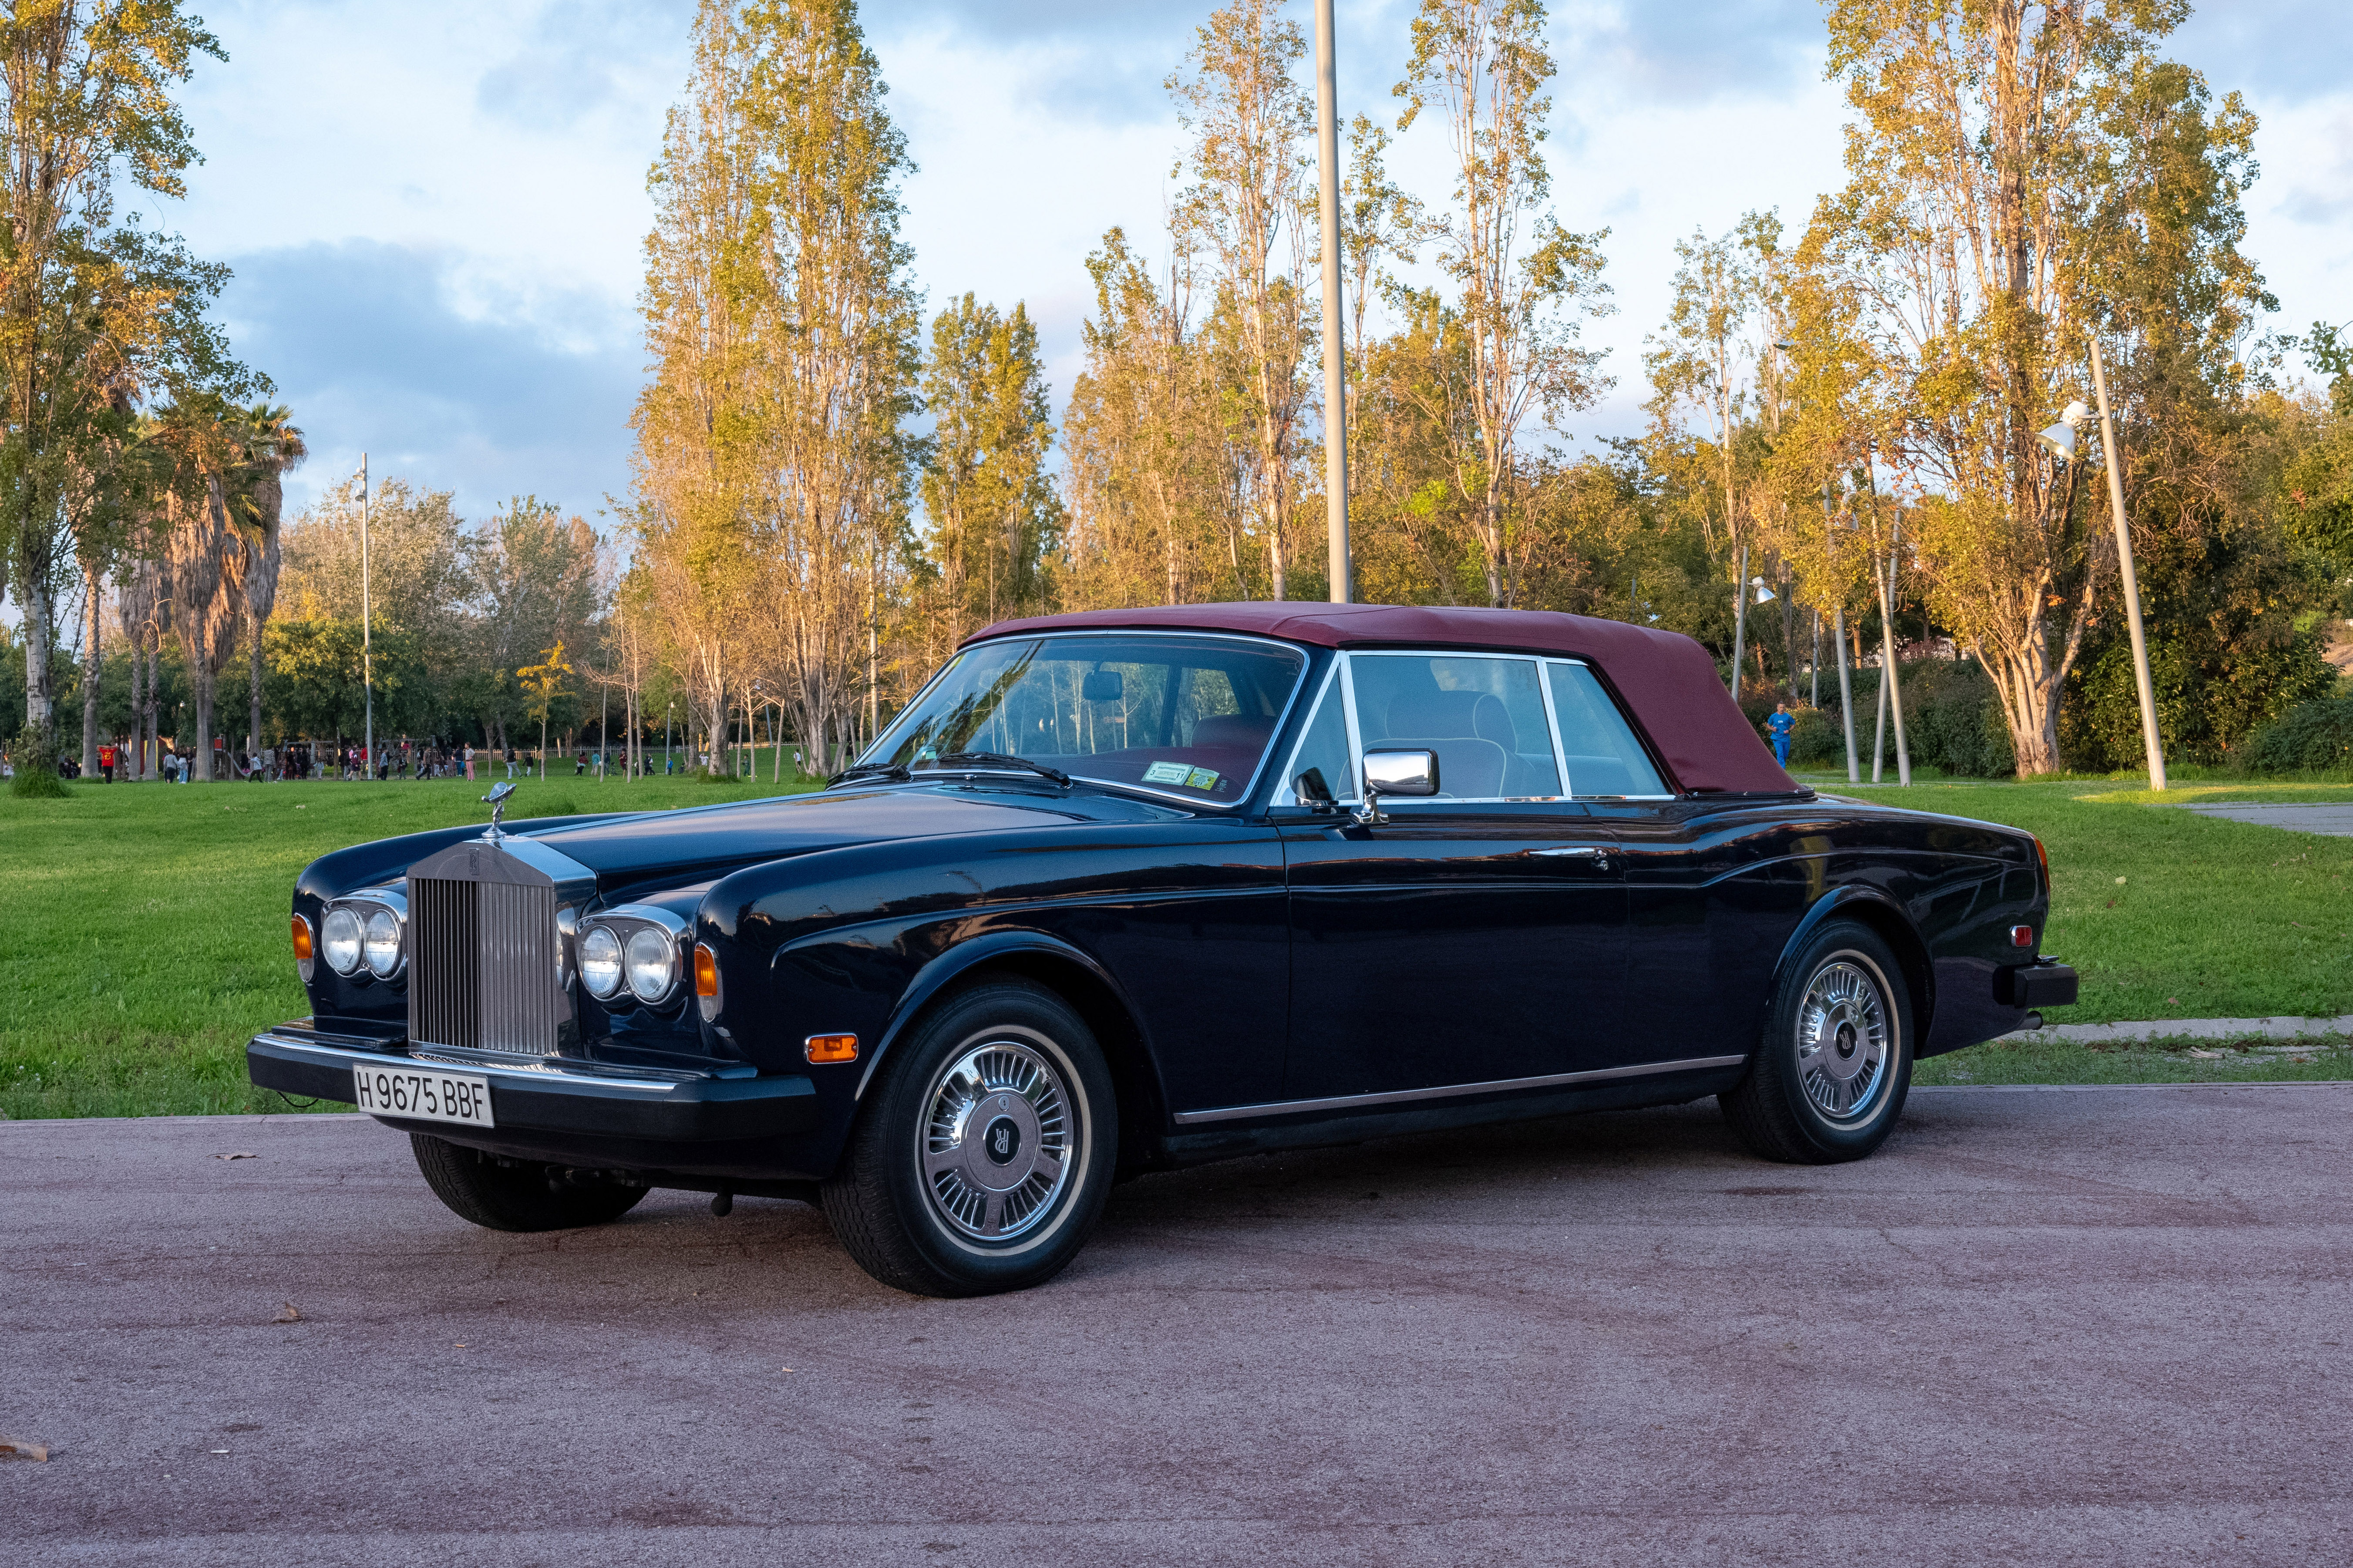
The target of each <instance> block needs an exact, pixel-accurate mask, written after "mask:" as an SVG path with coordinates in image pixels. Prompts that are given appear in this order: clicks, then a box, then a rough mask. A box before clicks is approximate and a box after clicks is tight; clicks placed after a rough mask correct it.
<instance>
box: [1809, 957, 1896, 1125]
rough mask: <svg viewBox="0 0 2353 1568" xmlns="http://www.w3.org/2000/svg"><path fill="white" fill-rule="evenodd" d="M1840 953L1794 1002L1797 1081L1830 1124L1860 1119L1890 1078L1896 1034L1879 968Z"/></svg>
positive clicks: (1868, 1112) (1876, 1104)
mask: <svg viewBox="0 0 2353 1568" xmlns="http://www.w3.org/2000/svg"><path fill="white" fill-rule="evenodd" d="M1868 963H1869V961H1868V960H1865V959H1863V958H1862V955H1861V954H1860V953H1840V954H1837V955H1836V956H1834V957H1833V958H1831V961H1830V962H1829V963H1825V964H1823V965H1822V966H1821V967H1820V969H1817V970H1815V971H1814V977H1813V979H1812V980H1811V981H1810V982H1809V983H1808V984H1807V986H1806V995H1805V999H1804V1000H1803V1001H1801V1002H1799V1004H1798V1080H1799V1082H1800V1083H1802V1084H1803V1085H1804V1086H1805V1089H1806V1098H1807V1099H1808V1100H1811V1101H1812V1102H1813V1106H1814V1109H1815V1110H1819V1111H1820V1112H1821V1114H1822V1115H1823V1116H1824V1117H1825V1118H1826V1119H1828V1120H1830V1121H1848V1122H1852V1121H1862V1120H1864V1119H1865V1118H1867V1117H1868V1116H1870V1115H1871V1113H1872V1112H1873V1111H1874V1110H1877V1109H1878V1108H1879V1102H1880V1100H1882V1099H1883V1097H1884V1095H1885V1093H1886V1090H1887V1086H1888V1084H1889V1083H1890V1082H1891V1081H1892V1079H1894V1060H1893V1058H1894V1046H1895V1033H1894V1021H1893V1018H1892V1016H1891V1014H1890V1009H1889V1007H1888V1003H1887V996H1886V993H1885V992H1884V990H1883V987H1882V984H1881V981H1880V979H1879V974H1878V971H1877V968H1876V967H1875V966H1870V967H1866V965H1867V964H1868Z"/></svg>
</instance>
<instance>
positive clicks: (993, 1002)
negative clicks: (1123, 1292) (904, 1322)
mask: <svg viewBox="0 0 2353 1568" xmlns="http://www.w3.org/2000/svg"><path fill="white" fill-rule="evenodd" d="M1118 1126H1119V1116H1118V1112H1117V1110H1115V1109H1114V1107H1113V1100H1112V1083H1111V1071H1110V1069H1109V1068H1107V1067H1106V1066H1105V1065H1104V1063H1103V1052H1102V1050H1101V1048H1100V1047H1097V1046H1096V1044H1095V1039H1094V1036H1093V1034H1092V1032H1091V1031H1090V1030H1089V1029H1088V1028H1087V1026H1086V1024H1085V1022H1084V1020H1082V1019H1081V1018H1080V1016H1078V1014H1077V1013H1076V1012H1074V1011H1073V1010H1072V1009H1071V1005H1070V1004H1069V1003H1067V1002H1065V1001H1063V1000H1062V999H1061V998H1060V996H1058V995H1056V994H1054V993H1052V992H1050V991H1048V990H1046V989H1045V988H1044V987H1042V986H1039V985H1034V984H1029V982H1027V981H997V982H992V983H988V984H981V985H976V986H975V987H973V988H972V989H971V990H968V991H965V992H963V993H961V994H957V995H955V996H954V997H952V998H950V999H949V1000H948V1001H947V1002H946V1003H944V1004H943V1005H941V1006H940V1007H939V1008H937V1009H936V1010H935V1011H934V1013H933V1014H932V1015H931V1016H929V1017H927V1018H925V1019H924V1020H923V1022H922V1023H920V1024H919V1025H918V1026H916V1027H915V1028H914V1029H913V1031H912V1032H911V1033H910V1034H909V1036H908V1037H906V1038H905V1039H902V1040H901V1041H900V1042H899V1043H898V1044H897V1045H896V1046H895V1047H892V1053H891V1059H890V1060H889V1061H888V1062H886V1063H885V1064H884V1066H883V1068H882V1070H881V1075H880V1077H879V1078H878V1079H877V1081H876V1082H875V1083H874V1084H873V1085H872V1086H871V1088H870V1089H868V1091H867V1095H866V1100H865V1103H864V1105H863V1106H862V1107H861V1108H860V1112H859V1119H858V1125H857V1127H856V1128H855V1129H854V1130H853V1131H851V1133H850V1139H849V1151H848V1152H847V1153H846V1154H845V1155H844V1156H843V1158H842V1163H841V1168H840V1170H839V1172H837V1173H835V1174H834V1176H833V1177H832V1178H831V1179H830V1180H828V1182H826V1184H825V1185H824V1188H823V1203H824V1206H825V1213H826V1217H827V1218H828V1220H830V1221H831V1222H832V1225H833V1229H834V1234H835V1235H836V1236H838V1237H840V1239H841V1244H842V1246H843V1247H845V1248H846V1249H848V1251H849V1255H850V1257H851V1258H855V1259H856V1260H857V1261H858V1264H859V1266H860V1268H864V1269H865V1270H866V1271H867V1272H868V1273H869V1274H871V1275H873V1276H874V1278H875V1279H880V1280H881V1281H882V1283H884V1284H885V1285H891V1286H895V1287H897V1288H898V1289H902V1290H905V1291H909V1292H911V1293H913V1294H914V1295H918V1296H977V1295H985V1294H987V1293H990V1292H992V1291H998V1290H1018V1289H1022V1288H1024V1287H1026V1286H1029V1285H1035V1284H1038V1283H1039V1282H1040V1281H1042V1280H1045V1279H1050V1278H1051V1277H1052V1276H1053V1275H1054V1274H1056V1273H1057V1272H1059V1271H1060V1269H1061V1268H1062V1267H1063V1266H1064V1265H1065V1264H1067V1263H1069V1262H1070V1260H1071V1258H1073V1257H1074V1256H1076V1255H1077V1253H1078V1250H1079V1248H1080V1247H1082V1246H1083V1245H1085V1243H1086V1238H1087V1233H1088V1232H1089V1231H1091V1230H1092V1229H1093V1228H1094V1223H1095V1219H1096V1216H1097V1215H1100V1214H1101V1213H1102V1212H1103V1195H1104V1194H1105V1192H1106V1191H1107V1190H1108V1189H1109V1187H1110V1185H1111V1176H1112V1168H1113V1164H1114V1163H1115V1162H1116V1159H1117V1155H1118V1152H1119V1151H1118V1146H1117V1141H1118V1133H1117V1128H1118Z"/></svg>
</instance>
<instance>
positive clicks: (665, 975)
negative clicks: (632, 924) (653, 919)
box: [629, 926, 678, 1002]
mask: <svg viewBox="0 0 2353 1568" xmlns="http://www.w3.org/2000/svg"><path fill="white" fill-rule="evenodd" d="M677 983H678V943H676V942H672V941H671V940H670V932H668V931H657V930H655V929H653V928H652V927H650V926H649V927H647V928H645V929H643V930H641V931H638V932H637V933H636V934H635V935H633V936H631V937H630V938H629V989H630V990H631V991H632V992H634V993H636V994H637V998H638V1001H640V1002H659V1001H660V1000H661V999H662V998H663V997H664V996H667V995H669V994H670V987H671V986H672V985H674V984H677Z"/></svg>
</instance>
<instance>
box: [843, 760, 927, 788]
mask: <svg viewBox="0 0 2353 1568" xmlns="http://www.w3.org/2000/svg"><path fill="white" fill-rule="evenodd" d="M914 776H915V775H914V774H913V773H909V772H908V771H907V770H906V769H905V768H903V767H902V766H900V765H899V764H898V763H859V764H857V765H856V766H855V767H848V768H844V769H842V770H841V771H840V772H839V773H836V774H834V775H833V776H832V777H831V778H829V779H828V780H826V781H825V787H826V788H828V789H831V788H832V787H833V786H834V785H836V784H842V783H846V782H847V781H849V780H850V779H869V778H871V779H883V780H887V781H888V782H890V783H892V784H909V783H912V782H913V779H914Z"/></svg>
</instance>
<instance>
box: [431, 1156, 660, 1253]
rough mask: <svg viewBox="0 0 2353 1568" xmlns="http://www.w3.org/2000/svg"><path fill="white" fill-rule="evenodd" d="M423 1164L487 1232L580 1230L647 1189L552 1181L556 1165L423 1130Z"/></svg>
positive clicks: (462, 1213)
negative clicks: (504, 1155) (502, 1156)
mask: <svg viewBox="0 0 2353 1568" xmlns="http://www.w3.org/2000/svg"><path fill="white" fill-rule="evenodd" d="M408 1144H409V1147H410V1148H412V1149H414V1150H415V1151H416V1152H417V1169H418V1170H420V1171H422V1172H424V1173H425V1184H426V1185H427V1186H428V1187H431V1188H432V1189H433V1195H434V1196H436V1197H438V1198H439V1199H440V1200H441V1201H442V1202H443V1203H445V1204H447V1205H449V1212H450V1213H452V1214H454V1215H457V1216H458V1217H459V1218H460V1219H465V1220H471V1221H472V1222H473V1223H474V1224H476V1225H479V1226H482V1227H483V1228H484V1229H486V1230H576V1229H578V1228H580V1227H581V1226H590V1225H605V1224H607V1223H609V1222H611V1221H613V1220H617V1219H618V1218H620V1217H621V1216H622V1215H625V1214H627V1213H628V1212H629V1211H630V1210H631V1209H633V1208H635V1207H637V1206H638V1200H639V1199H641V1198H643V1197H644V1196H645V1195H646V1189H645V1188H643V1187H622V1186H615V1185H613V1184H609V1183H597V1184H593V1185H589V1186H575V1185H574V1184H571V1183H568V1182H563V1181H561V1180H558V1181H556V1182H554V1183H553V1184H551V1182H550V1179H549V1178H550V1174H551V1173H552V1171H553V1169H554V1167H552V1166H548V1165H542V1164H538V1163H533V1162H532V1161H528V1160H517V1161H510V1162H508V1163H503V1164H501V1163H500V1162H499V1161H498V1159H497V1158H496V1157H495V1156H493V1155H490V1154H485V1153H483V1152H481V1151H480V1150H478V1149H462V1148H459V1146H458V1145H457V1144H455V1143H452V1142H448V1140H446V1139H441V1138H428V1137H427V1136H426V1135H425V1134H424V1133H422V1132H412V1133H410V1134H409V1135H408Z"/></svg>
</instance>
